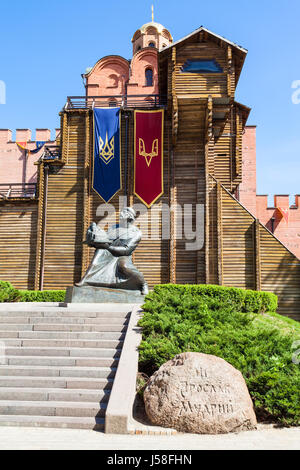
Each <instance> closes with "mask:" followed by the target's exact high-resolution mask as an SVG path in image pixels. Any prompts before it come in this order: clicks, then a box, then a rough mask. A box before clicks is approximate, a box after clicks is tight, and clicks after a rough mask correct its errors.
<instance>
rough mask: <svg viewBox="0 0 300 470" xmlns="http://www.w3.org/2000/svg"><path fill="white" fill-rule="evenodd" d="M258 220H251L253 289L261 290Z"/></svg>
mask: <svg viewBox="0 0 300 470" xmlns="http://www.w3.org/2000/svg"><path fill="white" fill-rule="evenodd" d="M259 225H260V224H259V220H258V219H255V221H254V222H253V242H254V243H253V249H254V268H255V269H254V272H255V289H256V290H258V291H260V290H261V249H260V229H259Z"/></svg>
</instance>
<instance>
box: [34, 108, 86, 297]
mask: <svg viewBox="0 0 300 470" xmlns="http://www.w3.org/2000/svg"><path fill="white" fill-rule="evenodd" d="M85 116H86V112H80V111H76V112H72V113H65V114H64V126H63V139H64V140H63V148H62V152H63V157H64V159H65V162H66V164H65V166H63V167H62V168H61V169H60V170H59V171H58V173H56V174H49V181H48V197H47V199H48V201H47V213H46V247H45V259H44V286H43V288H44V289H64V288H65V287H66V286H68V285H72V284H73V283H74V282H76V281H78V280H79V279H80V276H81V253H82V238H83V175H84V159H85V141H86V140H85V124H86V123H85Z"/></svg>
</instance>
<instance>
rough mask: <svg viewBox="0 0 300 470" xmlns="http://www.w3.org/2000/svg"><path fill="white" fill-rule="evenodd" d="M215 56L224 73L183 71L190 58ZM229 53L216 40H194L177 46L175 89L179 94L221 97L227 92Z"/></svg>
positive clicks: (210, 57)
mask: <svg viewBox="0 0 300 470" xmlns="http://www.w3.org/2000/svg"><path fill="white" fill-rule="evenodd" d="M212 58H214V59H215V60H216V61H217V62H218V64H219V65H220V66H221V67H222V68H223V70H224V73H215V74H213V73H210V74H195V73H182V72H181V68H182V66H183V65H184V63H185V62H186V60H188V59H212ZM226 70H227V55H226V49H223V48H221V47H220V46H218V45H217V44H215V43H214V42H209V41H208V42H193V43H191V44H187V43H185V44H183V45H182V46H181V47H180V45H179V46H178V47H177V54H176V82H175V91H176V94H177V95H179V96H188V95H198V96H199V95H204V96H208V95H212V96H213V97H221V96H224V95H226V94H227V73H226Z"/></svg>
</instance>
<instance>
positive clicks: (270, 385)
mask: <svg viewBox="0 0 300 470" xmlns="http://www.w3.org/2000/svg"><path fill="white" fill-rule="evenodd" d="M276 307H277V298H276V296H275V295H273V294H270V293H267V292H254V291H244V290H241V289H235V288H226V287H219V286H180V285H179V286H173V285H166V286H156V287H155V289H154V291H153V292H151V293H150V294H149V295H148V296H147V297H146V299H145V304H144V306H143V309H144V316H143V318H142V319H141V320H140V322H139V325H140V326H142V327H143V341H142V342H141V345H140V348H139V351H140V356H139V363H140V370H141V371H142V372H144V373H147V374H148V375H151V374H153V372H154V371H155V370H157V369H158V368H159V367H160V366H161V365H162V364H163V363H164V362H166V361H168V360H170V359H172V358H173V357H174V356H175V355H176V354H179V353H181V352H187V351H194V352H202V353H204V354H212V355H215V356H218V357H221V358H223V359H225V360H226V361H227V362H229V363H230V364H232V365H233V366H234V367H236V368H237V369H239V370H240V371H241V372H242V374H243V376H244V378H245V380H246V383H247V385H248V388H249V392H250V394H251V396H252V399H253V401H254V405H255V409H256V413H257V416H258V417H259V418H261V419H263V418H268V419H271V420H273V421H275V422H278V423H282V424H285V425H299V424H300V401H299V390H300V366H299V365H296V364H293V362H292V343H293V341H295V340H296V339H300V324H298V323H297V322H293V323H290V321H289V319H286V318H285V317H282V316H280V315H277V314H275V313H273V312H274V309H275V308H276ZM272 310H273V312H272ZM266 312H268V313H266ZM283 325H284V327H283Z"/></svg>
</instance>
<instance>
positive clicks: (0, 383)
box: [0, 375, 113, 390]
mask: <svg viewBox="0 0 300 470" xmlns="http://www.w3.org/2000/svg"><path fill="white" fill-rule="evenodd" d="M112 383H113V379H95V378H90V377H89V378H82V377H33V376H21V377H14V376H5V375H4V376H1V375H0V387H13V388H15V387H25V388H28V387H32V388H68V389H85V390H91V389H92V390H109V389H111V387H112Z"/></svg>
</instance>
